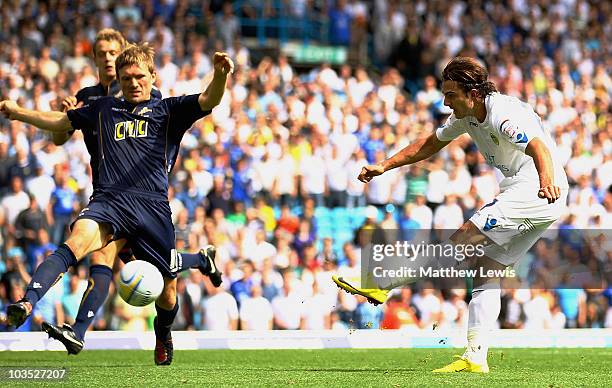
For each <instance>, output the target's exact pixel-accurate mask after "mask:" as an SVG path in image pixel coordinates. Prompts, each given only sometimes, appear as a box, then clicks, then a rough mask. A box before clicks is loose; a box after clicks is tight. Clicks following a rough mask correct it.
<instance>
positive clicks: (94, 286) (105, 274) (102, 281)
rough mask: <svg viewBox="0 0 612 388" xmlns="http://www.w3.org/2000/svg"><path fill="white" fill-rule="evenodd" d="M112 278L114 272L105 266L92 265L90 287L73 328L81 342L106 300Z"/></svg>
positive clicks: (84, 295)
mask: <svg viewBox="0 0 612 388" xmlns="http://www.w3.org/2000/svg"><path fill="white" fill-rule="evenodd" d="M112 278H113V270H112V269H110V268H109V267H107V266H105V265H92V266H91V267H90V268H89V285H88V287H87V291H85V294H83V299H81V305H80V306H79V312H78V313H77V316H76V319H75V322H74V326H73V327H72V328H73V329H74V332H75V333H76V335H77V337H78V338H79V339H80V340H83V338H84V337H85V332H86V331H87V328H88V327H89V325H91V322H93V320H94V317H95V314H96V312H97V311H98V309H99V308H100V306H102V304H103V303H104V301H105V300H106V297H107V296H108V287H109V286H110V282H111V280H112Z"/></svg>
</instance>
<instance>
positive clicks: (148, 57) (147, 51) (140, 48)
mask: <svg viewBox="0 0 612 388" xmlns="http://www.w3.org/2000/svg"><path fill="white" fill-rule="evenodd" d="M154 56H155V50H154V49H153V47H151V46H149V43H147V42H144V43H129V44H128V45H127V47H126V48H125V49H124V50H123V51H122V52H121V54H119V56H118V57H117V60H116V61H115V70H116V71H117V74H119V69H121V68H122V67H125V66H132V65H136V66H140V65H142V64H143V63H144V64H145V65H146V66H147V68H148V69H149V73H151V74H153V73H154V72H155V63H154V62H153V58H154Z"/></svg>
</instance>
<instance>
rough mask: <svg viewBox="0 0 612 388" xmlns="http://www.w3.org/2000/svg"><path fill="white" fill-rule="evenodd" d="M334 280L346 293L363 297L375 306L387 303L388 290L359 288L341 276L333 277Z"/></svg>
mask: <svg viewBox="0 0 612 388" xmlns="http://www.w3.org/2000/svg"><path fill="white" fill-rule="evenodd" d="M332 280H333V281H334V283H336V285H337V286H338V287H340V288H341V289H343V290H344V291H346V292H348V293H351V294H353V295H361V296H363V297H365V298H366V299H367V300H368V302H370V303H372V304H373V305H374V306H377V305H379V304H383V303H385V301H386V300H387V296H388V294H389V291H388V290H381V289H378V288H357V287H355V286H353V285H351V284H350V283H349V282H347V281H346V280H344V279H343V278H342V277H341V276H336V275H333V276H332Z"/></svg>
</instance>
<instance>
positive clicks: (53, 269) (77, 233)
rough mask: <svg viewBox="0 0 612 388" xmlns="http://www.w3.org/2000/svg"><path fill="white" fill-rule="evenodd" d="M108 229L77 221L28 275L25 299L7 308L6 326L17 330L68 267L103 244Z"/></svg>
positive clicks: (108, 232) (84, 220)
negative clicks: (49, 253)
mask: <svg viewBox="0 0 612 388" xmlns="http://www.w3.org/2000/svg"><path fill="white" fill-rule="evenodd" d="M109 234H110V229H109V228H108V227H107V226H105V225H102V224H98V223H97V222H95V221H93V220H89V219H80V220H78V221H77V222H76V223H75V224H74V228H73V230H72V233H71V234H70V237H69V238H68V240H67V241H66V243H64V244H62V245H60V246H59V248H57V249H56V250H55V252H53V253H52V254H51V255H50V256H49V257H47V259H46V260H45V261H43V262H42V263H41V264H40V265H39V266H38V268H36V271H35V272H34V275H33V276H32V280H30V284H28V287H27V288H26V294H25V296H24V297H23V298H22V299H21V300H19V301H17V302H15V303H13V304H10V305H9V306H8V308H7V309H6V315H7V320H8V323H9V325H13V326H15V327H19V326H21V325H22V324H23V322H25V320H26V319H27V318H28V317H29V316H30V315H31V314H32V310H33V309H34V306H36V303H37V302H38V301H39V300H40V299H41V298H42V297H43V296H44V295H45V294H46V293H47V291H49V289H50V288H51V287H52V286H53V285H54V284H55V283H56V282H57V281H58V280H59V279H60V278H61V277H62V276H63V275H64V273H65V272H66V271H68V268H69V267H70V266H74V265H76V264H77V262H78V260H80V259H81V258H83V257H84V256H85V255H86V254H88V253H89V252H91V251H94V250H98V249H100V248H102V247H103V246H104V245H106V243H107V241H108V236H109Z"/></svg>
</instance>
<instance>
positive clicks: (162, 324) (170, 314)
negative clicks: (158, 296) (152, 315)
mask: <svg viewBox="0 0 612 388" xmlns="http://www.w3.org/2000/svg"><path fill="white" fill-rule="evenodd" d="M178 308H179V304H178V297H176V303H174V307H173V308H172V310H164V309H163V308H161V307H159V306H158V305H157V303H156V304H155V310H156V311H157V318H156V319H155V321H156V322H155V325H153V328H154V330H155V338H159V339H160V340H162V341H165V340H167V339H168V337H170V328H171V327H172V323H173V322H174V318H175V317H176V313H177V312H178Z"/></svg>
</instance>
